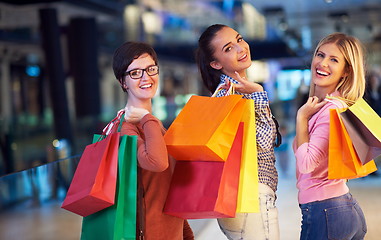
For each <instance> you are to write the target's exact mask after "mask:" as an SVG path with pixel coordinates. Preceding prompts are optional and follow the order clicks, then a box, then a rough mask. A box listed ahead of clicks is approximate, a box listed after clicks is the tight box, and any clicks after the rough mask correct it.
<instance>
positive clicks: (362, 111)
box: [340, 98, 381, 164]
mask: <svg viewBox="0 0 381 240" xmlns="http://www.w3.org/2000/svg"><path fill="white" fill-rule="evenodd" d="M340 117H341V119H342V121H343V123H344V125H345V127H346V129H347V131H348V134H349V136H350V138H351V140H352V142H353V145H354V148H355V150H356V152H357V154H358V156H359V158H360V161H361V163H362V164H366V163H368V162H369V161H371V160H372V159H374V158H376V157H377V156H379V155H380V154H381V141H380V140H381V127H380V126H381V118H380V116H378V114H377V113H376V112H375V111H374V110H373V109H372V108H371V107H370V106H369V105H368V103H366V102H365V100H364V99H362V98H361V99H359V100H357V101H356V102H355V103H354V104H353V105H352V106H350V107H349V108H348V109H347V110H345V111H343V112H342V113H340Z"/></svg>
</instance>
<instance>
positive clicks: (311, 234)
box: [299, 193, 367, 240]
mask: <svg viewBox="0 0 381 240" xmlns="http://www.w3.org/2000/svg"><path fill="white" fill-rule="evenodd" d="M299 206H300V209H301V211H302V232H301V235H300V239H301V240H326V239H330V240H344V239H345V240H347V239H352V240H358V239H364V236H365V234H366V231H367V227H366V222H365V217H364V214H363V212H362V210H361V208H360V205H359V204H358V203H357V201H356V199H354V198H353V197H352V195H351V194H350V193H347V194H345V195H342V196H340V197H335V198H330V199H327V200H323V201H316V202H311V203H306V204H301V205H299Z"/></svg>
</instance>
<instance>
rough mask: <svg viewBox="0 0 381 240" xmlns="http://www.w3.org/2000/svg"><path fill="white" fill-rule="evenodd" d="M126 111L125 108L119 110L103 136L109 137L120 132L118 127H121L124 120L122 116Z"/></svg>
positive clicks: (104, 129)
mask: <svg viewBox="0 0 381 240" xmlns="http://www.w3.org/2000/svg"><path fill="white" fill-rule="evenodd" d="M124 112H125V110H124V108H123V109H121V110H119V111H118V113H117V115H116V117H115V118H114V119H113V120H111V121H110V122H109V123H108V124H107V125H106V127H105V128H103V132H102V135H106V136H107V135H109V134H111V133H115V132H117V131H118V127H119V124H120V122H121V119H122V115H123V114H124Z"/></svg>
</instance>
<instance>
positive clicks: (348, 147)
mask: <svg viewBox="0 0 381 240" xmlns="http://www.w3.org/2000/svg"><path fill="white" fill-rule="evenodd" d="M344 110H345V109H340V110H339V109H330V125H329V144H328V145H329V147H328V148H329V149H328V179H351V178H359V177H364V176H366V175H368V174H370V173H372V172H374V171H376V170H377V167H376V165H375V163H374V161H373V160H372V161H369V162H368V163H366V164H364V165H362V164H361V162H360V159H359V157H358V155H357V153H356V151H355V149H354V147H353V144H352V141H351V138H350V137H349V134H348V132H347V131H346V128H345V126H344V124H343V122H342V120H341V118H340V117H339V116H340V112H342V111H344Z"/></svg>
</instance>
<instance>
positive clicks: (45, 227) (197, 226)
mask: <svg viewBox="0 0 381 240" xmlns="http://www.w3.org/2000/svg"><path fill="white" fill-rule="evenodd" d="M349 186H350V188H351V192H352V194H353V195H354V196H355V197H356V198H357V200H358V201H359V202H360V204H361V206H362V208H363V211H364V213H365V216H366V220H367V224H368V234H367V236H366V240H378V239H380V236H381V228H380V222H381V204H380V202H381V177H380V176H378V177H367V178H364V179H356V180H351V181H350V182H349ZM296 194H297V192H296V188H295V180H294V178H293V177H288V178H285V177H281V179H280V182H279V191H278V200H277V205H278V210H279V221H280V231H281V239H282V240H296V239H298V238H299V228H300V212H299V208H298V205H297V200H296ZM41 206H43V207H41ZM41 206H38V205H35V206H33V204H32V203H26V204H24V205H22V206H18V207H17V208H15V209H10V210H8V211H5V212H2V213H0V239H1V240H51V239H54V240H76V239H79V235H80V231H81V230H80V229H81V218H80V217H78V216H77V215H75V214H73V213H70V212H68V211H66V210H62V209H60V202H57V201H56V202H54V201H53V202H51V201H50V202H46V203H43V204H42V205H41ZM190 224H191V226H192V228H193V230H194V232H195V235H196V240H223V239H226V238H225V237H224V235H223V234H222V233H221V231H220V230H219V228H218V225H217V222H216V220H214V219H209V220H190Z"/></svg>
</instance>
